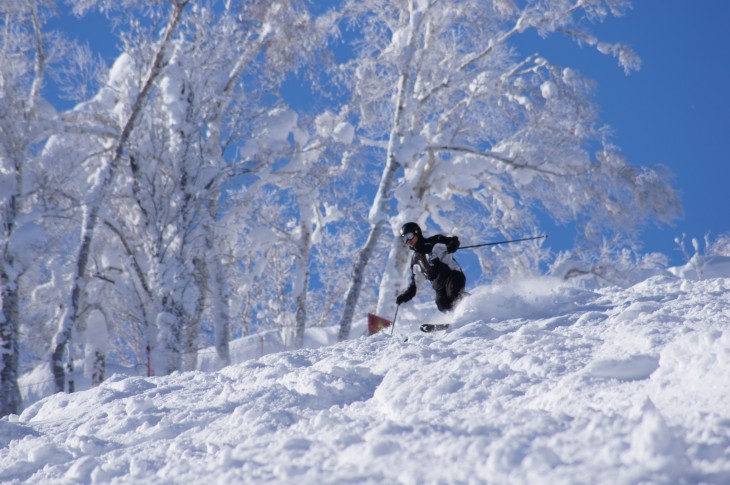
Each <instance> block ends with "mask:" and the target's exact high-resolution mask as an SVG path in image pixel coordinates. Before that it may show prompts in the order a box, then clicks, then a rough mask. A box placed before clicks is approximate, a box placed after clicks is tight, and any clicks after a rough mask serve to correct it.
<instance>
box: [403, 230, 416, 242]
mask: <svg viewBox="0 0 730 485" xmlns="http://www.w3.org/2000/svg"><path fill="white" fill-rule="evenodd" d="M414 237H416V234H415V233H413V232H407V233H405V234H401V235H400V239H401V241H403V244H406V243H408V241H410V240H411V239H413V238H414Z"/></svg>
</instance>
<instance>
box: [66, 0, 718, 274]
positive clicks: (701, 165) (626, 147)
mask: <svg viewBox="0 0 730 485" xmlns="http://www.w3.org/2000/svg"><path fill="white" fill-rule="evenodd" d="M52 25H56V26H57V25H60V26H61V27H62V28H64V30H66V31H67V32H69V35H71V36H73V37H76V38H79V39H81V40H84V41H88V42H90V43H91V45H92V47H93V48H94V49H96V50H97V51H98V52H99V53H100V54H102V56H103V57H104V58H105V59H106V60H107V62H109V63H111V62H112V61H113V59H114V56H115V53H116V44H117V42H116V40H115V39H114V37H113V36H111V35H110V34H109V32H108V31H107V30H106V25H105V23H104V22H103V21H100V18H99V17H98V16H91V17H86V18H84V19H81V20H75V19H73V18H72V17H64V19H63V20H62V21H61V22H60V24H59V23H55V22H54V24H52ZM728 26H730V1H729V0H695V1H693V2H689V1H681V0H635V1H634V8H633V9H632V10H631V11H630V12H629V13H628V14H627V15H626V16H625V17H623V18H619V19H609V20H608V21H607V22H605V23H604V24H600V25H598V26H594V27H593V28H594V29H595V31H596V32H597V33H598V35H599V36H600V37H601V38H602V40H605V41H611V42H619V41H620V42H623V43H626V44H628V45H630V46H631V47H632V48H633V49H634V50H635V51H636V52H637V54H639V56H640V57H641V58H642V61H643V64H642V68H641V70H640V71H638V72H633V73H631V74H629V75H628V76H627V75H625V74H624V72H623V69H622V68H620V67H619V66H618V64H617V63H616V61H615V59H613V58H611V57H607V56H604V55H601V54H599V53H598V52H596V51H595V50H594V49H593V48H591V47H588V46H584V47H579V46H577V45H575V44H573V43H571V42H569V41H567V40H565V39H561V38H559V37H552V38H549V39H547V40H546V41H545V40H542V39H539V38H538V37H537V36H536V35H534V37H533V38H532V39H530V38H527V39H525V40H524V41H522V42H524V43H525V46H526V48H528V49H530V50H531V51H539V52H540V53H541V54H543V55H545V56H546V57H548V58H549V59H551V60H552V61H553V62H554V63H558V64H563V65H566V66H570V67H573V68H576V69H578V70H580V71H581V72H583V73H584V74H586V75H587V76H588V77H590V78H592V79H594V80H595V81H596V82H597V85H598V88H597V96H598V104H599V106H600V109H601V120H602V122H604V123H606V124H608V125H611V127H612V128H613V129H614V132H615V137H614V142H615V143H616V144H617V145H618V146H619V147H621V149H622V153H623V154H624V155H625V156H626V157H627V158H628V160H630V161H631V162H632V163H633V164H635V165H655V164H662V165H665V166H667V167H669V169H670V170H671V171H672V172H673V173H674V175H675V178H674V182H673V184H674V186H675V187H676V188H677V189H678V191H679V192H680V195H681V198H682V202H683V204H684V209H685V215H684V217H683V218H682V219H681V220H679V221H677V223H676V225H675V226H674V227H670V228H667V227H663V228H657V227H648V228H647V229H646V230H645V231H644V232H643V233H642V236H641V240H642V243H643V249H644V251H646V252H650V251H658V252H661V253H664V254H666V255H667V256H668V257H669V258H670V262H671V263H672V264H681V263H682V262H683V256H682V254H681V253H680V252H679V250H678V248H677V246H676V244H675V243H674V238H675V237H677V236H681V235H682V234H683V233H685V234H686V235H687V238H688V240H689V239H691V238H698V239H700V240H702V238H703V237H704V235H705V234H706V233H708V232H709V234H710V236H711V238H714V237H716V236H718V235H719V234H722V233H730V189H728V188H727V186H728V184H729V182H730V150H728V147H727V146H726V145H727V143H728V142H729V141H730V91H728V90H729V89H730V61H728V59H730V54H728V49H729V48H730V28H728ZM66 107H67V106H66ZM545 229H546V231H547V232H550V235H551V238H550V239H549V240H548V241H549V242H548V244H549V245H551V246H552V247H555V248H563V247H566V246H568V245H570V239H571V237H570V235H569V231H567V230H560V229H555V228H553V227H549V225H547V224H546V228H545ZM479 242H481V241H479ZM690 249H691V248H690Z"/></svg>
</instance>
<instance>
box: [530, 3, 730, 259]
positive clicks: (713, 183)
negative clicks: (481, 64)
mask: <svg viewBox="0 0 730 485" xmlns="http://www.w3.org/2000/svg"><path fill="white" fill-rule="evenodd" d="M728 26H730V1H727V0H696V1H693V2H689V1H680V0H635V1H634V8H633V10H631V11H630V12H629V13H628V14H627V15H626V16H624V17H623V18H619V19H610V20H608V21H607V22H605V23H604V24H601V25H600V26H598V27H597V28H596V31H597V33H598V34H599V36H601V37H603V40H606V41H612V42H618V41H620V42H623V43H626V44H628V45H630V46H631V47H632V48H633V49H634V51H636V53H637V54H638V55H639V56H640V57H641V58H642V67H641V70H640V71H638V72H633V73H631V74H629V75H628V76H627V75H625V74H624V72H623V70H622V69H621V68H619V67H618V65H617V63H616V62H615V60H614V59H613V58H610V57H607V56H602V55H599V54H598V53H597V52H596V51H595V50H594V49H593V48H591V47H582V48H581V47H577V46H575V44H571V43H570V42H568V41H566V40H561V39H549V40H548V42H546V43H545V42H543V43H542V44H541V47H540V52H542V53H543V54H544V55H546V57H548V58H550V59H552V60H553V61H555V60H556V59H558V60H560V61H561V63H562V62H563V61H562V59H565V61H564V63H565V64H566V65H569V66H572V67H575V68H577V69H579V70H580V71H581V72H583V73H584V74H585V75H587V76H588V77H590V78H592V79H594V80H596V81H597V83H598V88H597V89H598V93H597V95H598V104H599V106H600V109H601V119H602V121H603V122H605V123H607V124H609V125H611V127H612V128H613V129H614V132H615V138H614V141H615V142H616V143H617V144H618V146H620V147H621V149H622V153H623V154H624V155H625V156H626V157H627V158H628V159H629V160H630V161H631V162H632V163H633V164H635V165H654V164H662V165H666V166H667V167H669V168H670V170H671V171H672V172H673V173H674V175H675V179H674V186H675V187H676V188H677V189H678V191H679V193H680V195H681V198H682V202H683V204H684V209H685V214H684V217H683V219H681V220H679V221H677V223H676V225H675V227H672V228H655V227H649V228H647V229H646V230H645V231H644V232H643V234H642V241H643V245H644V250H645V251H647V252H648V251H658V252H661V253H664V254H666V255H667V256H669V257H670V260H671V262H672V263H674V264H679V263H682V262H683V261H684V257H683V256H682V254H681V253H680V252H679V250H678V248H677V245H676V244H675V243H674V238H675V237H678V236H681V235H682V233H685V234H686V235H687V238H688V240H689V239H691V238H698V239H699V240H700V241H702V239H703V238H704V235H705V234H706V233H708V232H709V233H710V237H711V239H712V238H714V237H715V236H718V235H719V234H722V233H730V189H728V182H730V151H728V147H727V143H728V142H729V141H730V91H729V90H730V60H729V59H730V54H728V49H730V28H728ZM689 249H691V247H690V248H689Z"/></svg>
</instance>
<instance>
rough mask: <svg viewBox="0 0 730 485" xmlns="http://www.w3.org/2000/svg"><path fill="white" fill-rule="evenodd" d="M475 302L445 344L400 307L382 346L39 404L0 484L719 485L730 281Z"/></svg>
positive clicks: (6, 442) (286, 357)
mask: <svg viewBox="0 0 730 485" xmlns="http://www.w3.org/2000/svg"><path fill="white" fill-rule="evenodd" d="M678 273H681V272H678ZM423 291H430V290H426V289H424V290H423ZM470 291H471V296H469V297H468V298H467V299H465V300H464V301H463V302H462V303H461V304H460V306H459V307H458V308H457V310H456V311H455V312H454V313H453V314H452V315H450V316H449V317H448V318H447V319H450V320H451V321H452V322H453V325H452V327H451V329H449V330H448V331H446V332H436V333H432V334H422V333H420V332H419V331H418V330H417V325H418V323H419V322H420V321H423V320H428V319H431V321H438V320H444V318H443V317H439V318H437V317H435V313H437V312H434V310H433V304H432V303H431V304H421V305H410V306H409V305H404V306H403V307H402V308H401V315H399V316H398V321H397V322H396V327H395V332H394V336H392V337H391V336H390V333H389V332H387V331H386V332H385V333H382V332H381V334H377V335H375V336H373V337H360V336H359V334H358V335H353V339H352V340H349V341H346V342H342V343H332V344H330V343H329V342H327V341H324V342H322V339H323V336H324V335H334V333H331V334H327V333H326V332H322V331H321V329H318V331H319V333H318V334H317V337H315V338H310V340H309V344H310V345H313V344H314V345H316V344H315V343H314V342H320V343H322V344H324V345H321V346H319V347H317V348H307V349H303V350H299V351H284V352H278V353H273V354H269V355H265V356H264V357H261V358H257V359H250V360H246V361H244V362H241V363H239V364H235V365H231V366H229V367H227V368H224V369H222V370H220V371H211V372H202V371H198V372H187V373H176V374H173V375H169V376H164V377H151V378H148V377H128V376H123V375H120V374H117V375H114V376H112V377H110V378H109V379H108V380H106V381H105V382H104V383H102V384H101V385H100V386H98V387H95V388H92V389H90V390H86V391H81V392H76V393H74V394H56V395H52V396H49V397H47V398H44V399H41V400H39V401H37V402H35V403H31V404H30V405H28V407H27V408H26V409H25V411H24V412H23V413H22V414H21V415H20V416H10V417H6V418H4V419H2V420H0V481H1V482H2V483H35V484H37V483H146V484H154V483H186V484H187V483H210V484H212V483H219V484H230V483H296V484H340V483H373V484H381V483H385V484H390V483H404V484H410V483H413V484H420V483H447V484H450V483H469V484H471V483H476V484H479V483H495V484H496V483H499V484H508V483H518V484H522V483H524V484H542V483H545V484H547V483H549V484H565V483H591V484H612V485H613V484H634V483H708V484H720V483H730V274H728V273H725V274H724V275H721V276H718V277H714V278H707V279H704V280H701V281H698V280H696V279H686V278H682V277H678V276H674V275H671V274H666V275H661V276H653V277H651V278H649V279H646V280H645V281H642V282H640V283H638V284H636V285H634V286H632V287H628V288H618V287H611V288H598V289H591V290H589V289H585V288H582V287H579V286H576V285H574V284H568V283H565V282H563V281H559V280H554V279H545V278H538V279H530V280H522V281H518V282H513V283H511V284H502V285H496V284H493V285H489V286H482V287H478V288H472V289H470ZM360 324H361V325H362V322H360ZM405 337H408V340H407V341H404V338H405ZM324 340H326V339H324Z"/></svg>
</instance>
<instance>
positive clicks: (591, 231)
mask: <svg viewBox="0 0 730 485" xmlns="http://www.w3.org/2000/svg"><path fill="white" fill-rule="evenodd" d="M628 7H629V2H627V1H626V0H592V1H584V0H581V1H575V2H570V1H555V0H539V1H531V2H516V1H503V0H495V1H490V2H484V1H477V0H467V1H463V2H458V3H453V2H441V1H438V0H411V1H408V2H387V1H381V0H373V1H368V2H353V3H352V4H349V6H348V9H349V10H348V12H349V14H350V15H351V16H352V19H353V22H354V24H355V25H356V26H358V28H359V33H360V34H361V35H362V40H361V41H360V46H361V49H360V51H359V53H358V55H357V56H356V58H354V59H353V60H352V61H350V62H349V63H348V65H347V66H346V68H347V70H348V73H349V74H350V76H351V79H352V81H351V82H352V95H353V96H352V104H353V106H354V107H356V108H357V109H354V108H353V109H352V112H353V116H356V117H357V121H358V128H359V130H358V134H359V135H360V136H361V137H366V138H369V139H376V140H387V144H386V145H385V147H384V149H383V153H382V159H383V164H382V166H383V171H382V177H381V181H380V184H379V186H378V189H377V193H376V195H375V197H374V200H373V204H372V207H371V211H370V224H371V229H370V234H369V236H368V238H367V240H366V242H365V244H364V245H363V247H362V250H361V252H360V256H359V258H358V260H357V262H356V263H355V267H354V269H353V279H352V283H351V285H350V289H349V291H348V295H347V301H346V305H347V306H346V309H345V312H344V314H343V317H342V321H341V331H340V338H341V339H343V338H346V337H347V336H348V334H349V328H350V324H351V320H352V315H353V309H354V305H355V304H356V302H357V297H358V293H359V290H360V287H361V286H362V284H363V283H362V272H363V271H364V268H365V266H366V265H367V263H368V261H369V260H370V257H371V255H372V254H373V248H374V247H375V244H376V242H377V241H378V240H379V239H380V237H381V236H383V235H388V236H391V234H395V233H396V231H397V228H398V227H399V226H400V225H401V224H402V223H403V222H405V221H407V220H413V221H417V222H419V223H421V224H422V226H423V227H424V228H425V229H426V230H429V229H431V230H441V231H446V232H458V233H459V234H460V235H461V236H462V237H464V236H467V237H470V238H475V237H477V236H478V235H481V236H482V237H484V236H487V235H491V234H495V233H502V234H504V235H506V236H512V235H513V234H514V233H515V232H516V231H518V230H519V231H520V232H523V231H526V230H529V229H530V228H531V227H534V225H535V221H536V220H537V217H538V216H539V215H540V214H542V213H545V214H547V215H548V216H550V217H552V218H554V219H555V220H556V221H557V222H559V223H563V222H568V221H575V222H576V223H577V225H578V226H579V227H580V229H581V237H582V238H584V240H596V239H600V238H601V237H602V236H603V235H605V234H607V233H615V232H618V233H625V234H628V235H632V234H633V230H634V229H635V228H636V227H637V226H638V225H639V224H641V223H643V222H645V221H646V220H648V219H656V220H658V221H661V222H666V221H669V220H671V219H672V218H674V217H675V216H676V215H677V214H678V210H679V201H678V198H677V196H676V194H675V193H674V191H673V190H672V189H671V187H670V186H669V185H668V182H667V177H666V174H665V173H664V172H663V171H662V170H660V169H659V170H657V169H652V168H648V167H633V166H631V165H629V164H628V162H627V161H626V160H625V159H623V158H622V157H621V156H620V155H619V154H618V152H617V150H616V149H615V147H613V146H612V145H611V144H610V141H609V140H608V137H607V132H606V131H605V130H604V129H602V127H601V126H600V125H599V124H598V119H597V114H596V108H595V105H594V102H593V99H592V83H591V82H590V81H589V80H587V79H585V78H584V77H583V76H581V75H580V73H578V72H576V71H575V70H573V69H570V68H569V67H563V66H558V65H555V64H553V63H552V62H551V61H550V60H549V59H547V58H545V57H544V56H541V55H539V54H530V55H528V56H521V55H520V54H519V52H518V51H517V49H516V48H515V47H513V45H512V40H513V39H514V38H515V37H516V36H519V35H521V34H523V33H524V32H526V31H528V30H531V29H535V30H537V31H538V33H539V34H540V35H542V36H548V35H567V36H568V37H570V38H571V39H573V40H575V41H576V42H579V43H583V44H589V45H593V46H595V47H596V48H597V49H598V50H599V51H600V52H601V53H604V54H610V55H613V56H615V57H617V58H618V61H619V63H620V64H621V66H622V67H624V69H625V70H627V71H630V70H632V69H636V68H638V65H639V61H638V58H637V57H636V56H635V55H634V54H633V53H632V52H631V51H630V50H629V49H628V48H626V47H625V46H623V45H621V44H609V43H604V42H601V41H599V40H598V39H597V38H596V37H595V36H593V35H592V34H591V33H590V32H589V31H588V30H586V28H585V25H587V24H586V22H585V21H586V20H588V21H600V20H602V19H604V18H605V17H606V16H608V15H621V14H622V13H623V12H624V10H625V9H626V8H628ZM399 174H400V177H399ZM462 201H463V202H462ZM475 202H476V203H475ZM393 204H395V206H396V209H397V210H396V212H397V216H394V215H393V210H392V208H393ZM629 208H630V209H631V210H627V209H629ZM464 211H466V212H467V213H469V212H471V213H469V214H468V216H467V217H465V218H464V219H462V220H461V221H462V222H461V223H462V224H464V223H465V221H466V219H469V220H471V221H475V220H481V221H484V222H482V223H476V224H474V223H470V224H469V226H471V227H472V228H473V229H476V230H471V231H470V230H469V227H468V226H466V225H459V220H458V219H454V217H453V216H454V213H455V212H464ZM407 257H408V254H407V251H405V250H404V249H403V248H402V246H400V245H399V244H398V242H397V238H394V242H393V243H392V245H391V250H390V254H389V257H388V262H387V264H386V267H385V274H384V277H383V279H382V281H381V284H380V293H379V302H378V309H377V311H378V312H379V313H381V314H392V311H393V310H394V297H395V294H396V293H397V291H398V290H399V284H400V283H399V282H400V281H401V280H402V279H403V274H404V270H405V266H406V264H407Z"/></svg>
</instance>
